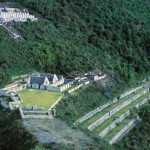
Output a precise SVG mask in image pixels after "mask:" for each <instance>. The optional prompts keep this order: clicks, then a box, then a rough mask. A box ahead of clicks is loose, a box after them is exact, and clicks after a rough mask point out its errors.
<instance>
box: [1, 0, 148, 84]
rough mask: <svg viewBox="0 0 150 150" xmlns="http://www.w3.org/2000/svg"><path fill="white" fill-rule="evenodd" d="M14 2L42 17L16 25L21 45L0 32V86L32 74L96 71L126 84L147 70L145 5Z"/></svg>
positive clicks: (96, 0) (136, 1) (137, 1)
mask: <svg viewBox="0 0 150 150" xmlns="http://www.w3.org/2000/svg"><path fill="white" fill-rule="evenodd" d="M16 1H17V2H20V4H21V5H24V6H25V7H28V8H30V9H31V10H34V13H35V12H37V13H40V14H41V15H42V18H41V19H39V21H37V22H30V21H28V22H26V23H16V25H15V27H16V28H17V29H18V30H19V31H20V32H21V34H22V35H23V37H24V38H25V41H24V42H21V43H20V42H17V41H14V40H13V39H12V38H10V37H9V36H8V34H7V33H5V31H4V29H2V28H0V34H1V39H0V43H1V47H0V69H1V71H0V84H1V85H2V84H5V83H6V82H7V79H9V76H10V75H12V74H19V73H21V72H27V71H28V70H32V69H34V70H39V71H45V72H56V73H63V74H68V73H70V72H73V71H87V70H92V69H101V70H104V71H109V72H110V71H112V72H115V74H117V75H119V76H120V78H121V79H122V80H124V81H126V82H129V81H134V80H135V78H136V77H138V78H139V77H140V76H145V74H146V73H147V72H148V71H149V68H150V65H149V64H150V63H149V61H150V55H149V53H148V51H149V47H150V43H149V41H150V29H149V25H150V16H149V12H150V7H149V4H150V2H149V1H147V0H144V1H142V0H130V1H129V0H116V1H111V0H107V1H102V0H93V1H91V0H87V1H84V0H74V1H72V0H55V1H54V0H42V1H40V0H16Z"/></svg>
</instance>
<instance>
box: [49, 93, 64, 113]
mask: <svg viewBox="0 0 150 150" xmlns="http://www.w3.org/2000/svg"><path fill="white" fill-rule="evenodd" d="M63 96H64V94H62V95H61V96H60V97H59V98H58V99H57V100H56V102H55V103H54V104H53V105H52V106H51V107H50V108H49V109H48V110H49V111H50V110H51V109H52V108H54V107H55V106H56V105H57V104H58V103H59V101H60V100H61V99H62V98H63Z"/></svg>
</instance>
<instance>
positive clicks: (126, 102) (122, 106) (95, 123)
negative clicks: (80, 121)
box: [87, 89, 149, 131]
mask: <svg viewBox="0 0 150 150" xmlns="http://www.w3.org/2000/svg"><path fill="white" fill-rule="evenodd" d="M148 91H149V89H145V90H144V91H142V92H141V93H139V94H137V95H135V96H134V97H132V98H130V99H128V100H126V101H125V102H124V103H122V104H120V105H118V106H117V107H115V108H114V109H113V110H111V111H109V112H108V113H106V114H105V115H104V116H103V117H101V118H99V119H98V120H96V121H95V122H93V123H92V124H91V125H89V126H88V127H87V128H88V129H89V130H90V131H92V130H93V129H94V128H96V127H97V126H99V125H100V124H101V123H102V122H104V121H105V120H107V119H108V118H110V116H112V115H113V114H115V113H116V112H118V111H119V110H121V109H122V108H124V107H125V106H127V105H129V104H130V103H132V102H133V101H135V100H136V99H137V98H139V97H140V96H142V95H143V94H145V93H147V92H148Z"/></svg>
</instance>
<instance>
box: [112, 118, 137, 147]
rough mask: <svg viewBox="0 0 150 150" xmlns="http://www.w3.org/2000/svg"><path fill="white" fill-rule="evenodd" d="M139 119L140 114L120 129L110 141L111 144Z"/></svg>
mask: <svg viewBox="0 0 150 150" xmlns="http://www.w3.org/2000/svg"><path fill="white" fill-rule="evenodd" d="M138 119H139V116H137V117H135V118H133V119H132V120H131V121H130V122H129V123H128V124H127V125H125V127H124V128H123V129H122V130H120V131H119V132H118V133H117V134H116V135H115V136H114V137H113V138H112V139H111V140H110V141H109V144H111V145H112V144H113V143H115V142H116V141H117V140H118V139H119V138H120V137H121V136H122V135H123V134H124V133H125V132H126V131H127V130H128V129H129V128H131V127H132V126H133V125H134V124H135V123H136V122H137V120H138Z"/></svg>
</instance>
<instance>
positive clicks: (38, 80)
mask: <svg viewBox="0 0 150 150" xmlns="http://www.w3.org/2000/svg"><path fill="white" fill-rule="evenodd" d="M44 81H45V77H33V76H31V77H30V84H38V85H41V84H43V83H44Z"/></svg>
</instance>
